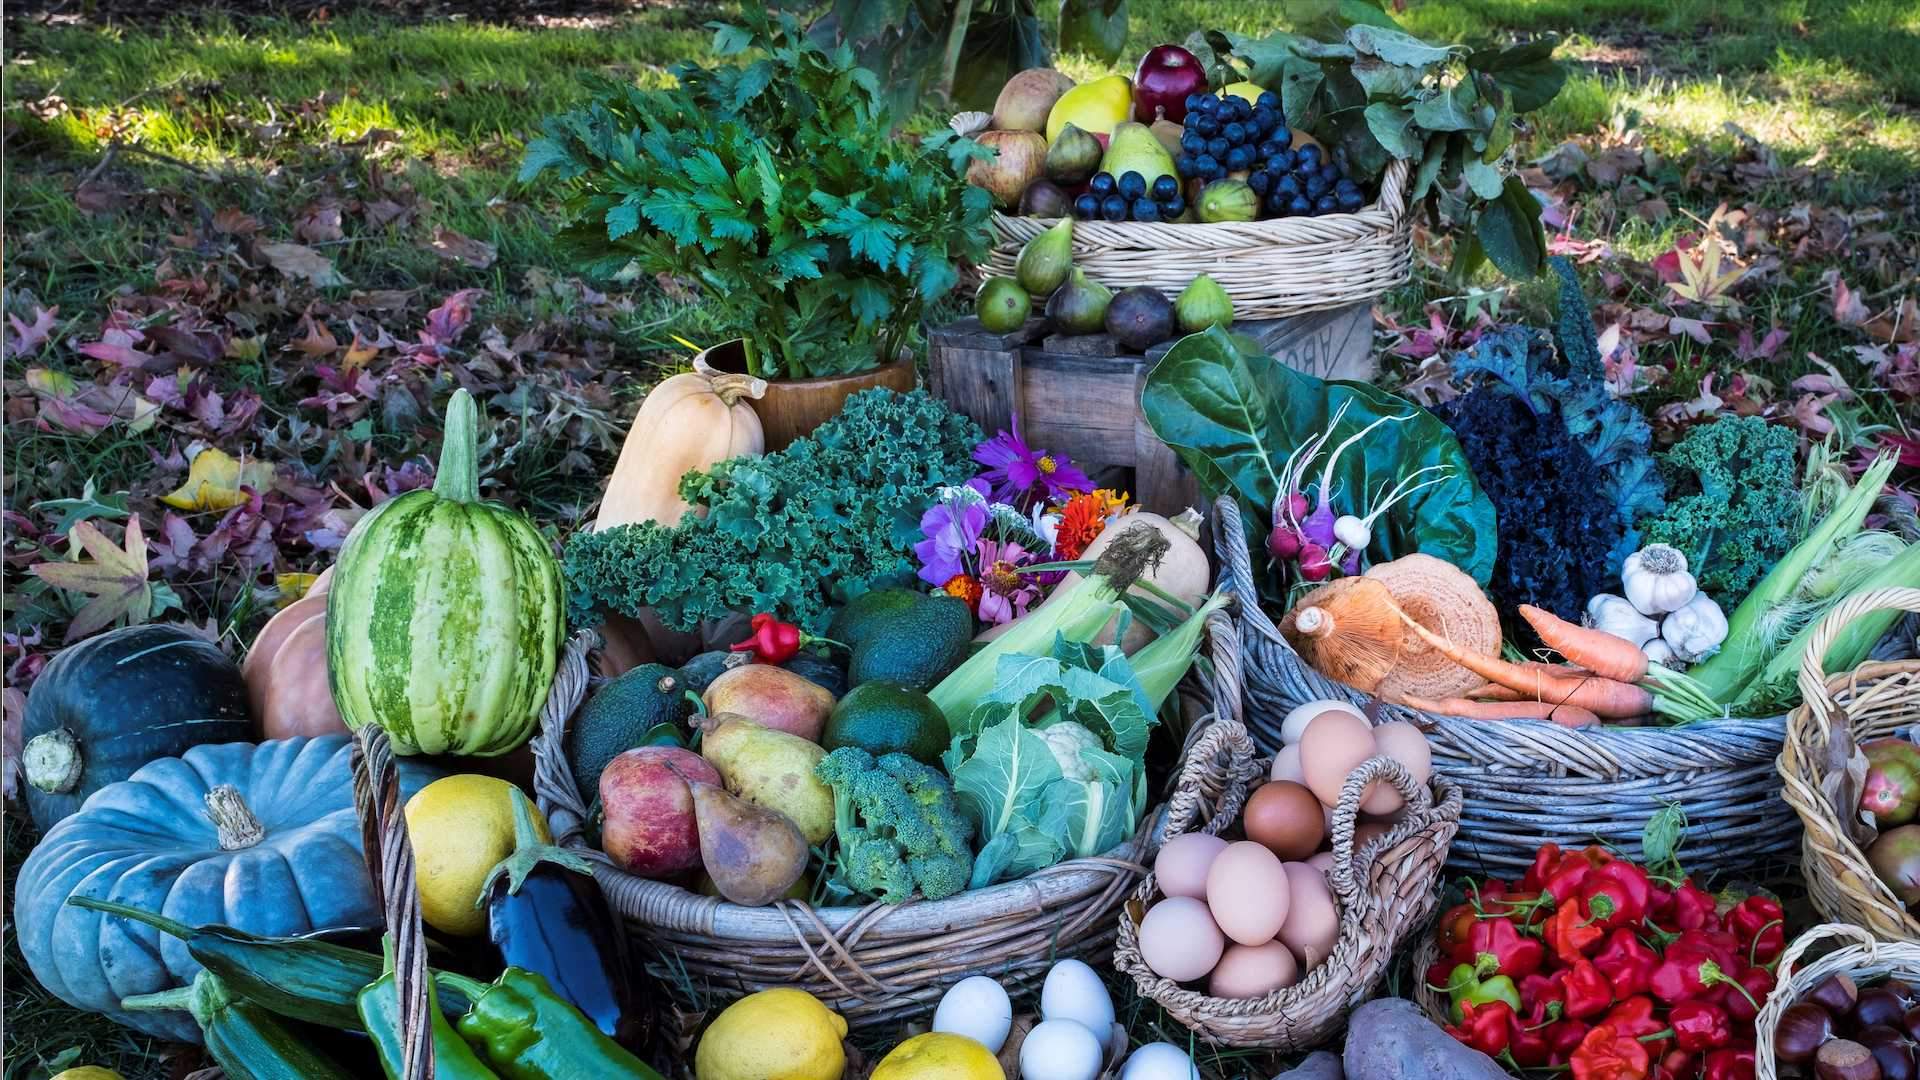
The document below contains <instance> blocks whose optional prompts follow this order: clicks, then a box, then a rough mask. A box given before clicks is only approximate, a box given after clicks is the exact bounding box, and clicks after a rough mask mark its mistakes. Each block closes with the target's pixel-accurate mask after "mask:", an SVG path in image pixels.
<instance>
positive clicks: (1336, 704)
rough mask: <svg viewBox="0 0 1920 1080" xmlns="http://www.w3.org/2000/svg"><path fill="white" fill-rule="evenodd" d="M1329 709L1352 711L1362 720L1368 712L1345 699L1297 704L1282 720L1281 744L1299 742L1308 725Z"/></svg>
mask: <svg viewBox="0 0 1920 1080" xmlns="http://www.w3.org/2000/svg"><path fill="white" fill-rule="evenodd" d="M1329 709H1339V710H1341V711H1343V712H1350V713H1352V714H1353V715H1355V716H1357V717H1359V718H1360V719H1362V720H1365V719H1366V718H1367V714H1366V713H1363V712H1361V711H1360V710H1359V708H1358V707H1356V706H1353V705H1349V704H1347V703H1346V702H1344V701H1309V702H1307V703H1305V704H1304V705H1295V706H1294V707H1293V711H1292V712H1289V713H1288V714H1287V718H1286V719H1285V720H1282V721H1280V745H1282V746H1292V745H1293V744H1294V743H1297V742H1299V741H1300V736H1302V735H1305V734H1306V733H1307V725H1308V724H1310V723H1312V722H1313V718H1314V717H1316V716H1319V715H1320V714H1321V713H1323V712H1326V711H1327V710H1329Z"/></svg>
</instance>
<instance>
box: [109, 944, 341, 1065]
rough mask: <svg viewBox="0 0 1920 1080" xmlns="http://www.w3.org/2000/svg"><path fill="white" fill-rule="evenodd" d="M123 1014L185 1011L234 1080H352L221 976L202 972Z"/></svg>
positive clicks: (137, 1001)
mask: <svg viewBox="0 0 1920 1080" xmlns="http://www.w3.org/2000/svg"><path fill="white" fill-rule="evenodd" d="M120 1006H121V1008H125V1009H184V1010H186V1011H187V1012H189V1013H191V1014H193V1022H194V1023H196V1024H199V1025H200V1032H201V1034H202V1036H203V1037H204V1038H205V1039H206V1044H207V1054H208V1056H210V1057H212V1058H213V1060H214V1061H216V1062H218V1063H219V1065H220V1067H221V1068H222V1069H224V1070H226V1074H227V1076H229V1077H231V1078H232V1080H285V1078H286V1077H289V1076H297V1077H300V1078H301V1080H351V1077H350V1076H349V1075H348V1073H347V1072H346V1070H344V1069H342V1068H341V1067H340V1066H339V1065H337V1064H335V1063H334V1062H333V1061H332V1060H331V1059H330V1058H328V1057H327V1056H326V1055H325V1054H322V1053H320V1052H319V1051H318V1050H315V1049H313V1048H312V1047H310V1046H308V1045H306V1044H305V1043H304V1042H301V1041H300V1037H299V1036H297V1035H295V1034H294V1033H293V1032H291V1031H289V1030H287V1028H286V1026H285V1025H284V1024H282V1023H281V1022H280V1018H279V1017H277V1016H275V1015H273V1013H271V1012H269V1011H267V1010H266V1009H263V1008H261V1007H260V1006H258V1005H255V1004H253V1003H252V1002H250V1001H247V1000H245V999H243V998H240V997H238V996H236V995H235V994H234V993H233V991H232V990H231V989H230V988H229V987H228V986H227V984H226V983H225V982H223V981H222V980H221V979H220V977H219V976H218V975H215V974H214V973H213V972H211V971H205V970H203V971H201V972H200V973H199V974H197V975H195V976H194V977H193V984H192V985H190V986H182V987H179V988H178V989H174V990H167V991H164V992H162V993H158V994H141V995H139V996H137V997H130V998H127V999H126V1000H124V1001H122V1002H121V1003H120Z"/></svg>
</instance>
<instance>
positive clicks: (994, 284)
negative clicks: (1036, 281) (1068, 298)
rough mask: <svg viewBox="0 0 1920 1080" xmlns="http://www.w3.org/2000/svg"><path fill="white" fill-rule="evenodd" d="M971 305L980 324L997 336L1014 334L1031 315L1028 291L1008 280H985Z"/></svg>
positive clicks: (1031, 306) (1010, 279) (1004, 278)
mask: <svg viewBox="0 0 1920 1080" xmlns="http://www.w3.org/2000/svg"><path fill="white" fill-rule="evenodd" d="M973 305H974V306H973V310H974V314H976V315H978V316H979V317H980V325H981V326H984V327H986V328H987V329H988V330H991V331H993V332H994V333H996V334H1011V333H1013V332H1014V331H1015V330H1018V329H1020V327H1022V326H1023V325H1025V324H1026V321H1027V316H1028V315H1031V314H1033V301H1032V300H1031V299H1029V298H1028V296H1027V290H1025V289H1023V288H1021V287H1020V283H1019V282H1017V281H1015V280H1013V279H1012V278H1010V277H997V278H990V279H988V281H987V283H986V284H985V285H982V286H980V295H979V296H977V297H975V298H974V302H973Z"/></svg>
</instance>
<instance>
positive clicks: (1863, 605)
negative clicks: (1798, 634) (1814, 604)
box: [1800, 588, 1920, 725]
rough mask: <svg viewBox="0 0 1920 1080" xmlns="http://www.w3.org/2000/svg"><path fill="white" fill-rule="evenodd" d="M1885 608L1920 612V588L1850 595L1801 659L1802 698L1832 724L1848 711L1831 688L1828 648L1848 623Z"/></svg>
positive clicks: (1815, 634)
mask: <svg viewBox="0 0 1920 1080" xmlns="http://www.w3.org/2000/svg"><path fill="white" fill-rule="evenodd" d="M1885 608H1898V609H1900V610H1902V611H1920V589H1906V588H1887V589H1872V590H1869V591H1867V592H1863V593H1857V594H1855V595H1853V596H1849V597H1847V598H1846V599H1845V600H1842V601H1841V602H1840V603H1839V605H1838V606H1837V607H1835V608H1834V609H1833V610H1832V611H1830V612H1828V613H1827V617H1826V618H1824V619H1821V620H1820V625H1819V626H1818V627H1816V628H1814V631H1813V637H1812V639H1811V640H1809V641H1808V642H1807V652H1806V655H1805V656H1803V657H1802V658H1801V660H1800V700H1801V701H1803V702H1805V703H1806V705H1807V709H1808V711H1809V712H1811V713H1814V714H1816V715H1821V714H1824V716H1825V718H1826V720H1827V723H1828V724H1829V725H1831V724H1834V723H1837V722H1839V721H1840V719H1841V717H1843V716H1844V715H1845V713H1844V712H1843V711H1842V710H1841V708H1840V706H1839V705H1838V704H1837V703H1836V702H1835V701H1834V700H1833V697H1832V695H1831V694H1829V693H1828V691H1827V673H1826V659H1827V649H1828V648H1830V647H1831V646H1832V645H1833V640H1834V639H1835V638H1837V637H1839V636H1840V633H1841V631H1842V630H1845V629H1846V626H1847V624H1848V623H1850V622H1852V621H1853V620H1855V619H1858V618H1860V617H1861V616H1863V615H1868V614H1870V613H1872V612H1875V611H1880V610H1883V609H1885Z"/></svg>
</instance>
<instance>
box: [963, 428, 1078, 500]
mask: <svg viewBox="0 0 1920 1080" xmlns="http://www.w3.org/2000/svg"><path fill="white" fill-rule="evenodd" d="M1012 426H1013V429H1014V430H1013V431H1002V432H1000V433H999V434H998V435H995V436H994V437H993V438H991V439H988V440H987V441H986V442H983V443H981V444H980V445H979V446H976V447H974V449H973V460H975V461H977V462H979V463H980V464H982V465H985V466H986V467H987V471H986V472H984V473H982V474H981V479H983V480H985V481H987V483H988V484H990V485H991V487H992V495H993V497H994V498H995V499H997V500H999V501H1001V502H1010V503H1013V504H1014V505H1015V506H1020V507H1022V508H1025V507H1026V506H1027V505H1028V502H1029V500H1030V499H1031V497H1033V496H1036V495H1037V496H1039V498H1040V499H1041V500H1042V501H1047V500H1052V499H1063V498H1065V497H1067V496H1069V495H1072V494H1075V493H1077V492H1082V491H1092V490H1093V481H1092V480H1090V479H1088V478H1087V474H1086V473H1084V472H1081V471H1080V469H1079V468H1078V467H1076V466H1075V465H1074V463H1073V462H1072V461H1070V460H1068V459H1067V456H1066V455H1065V454H1049V453H1047V452H1046V451H1044V450H1035V449H1034V448H1033V447H1031V446H1028V445H1027V443H1026V440H1025V439H1022V438H1021V437H1020V435H1019V429H1020V417H1019V415H1018V414H1015V415H1014V417H1013V424H1012Z"/></svg>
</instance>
